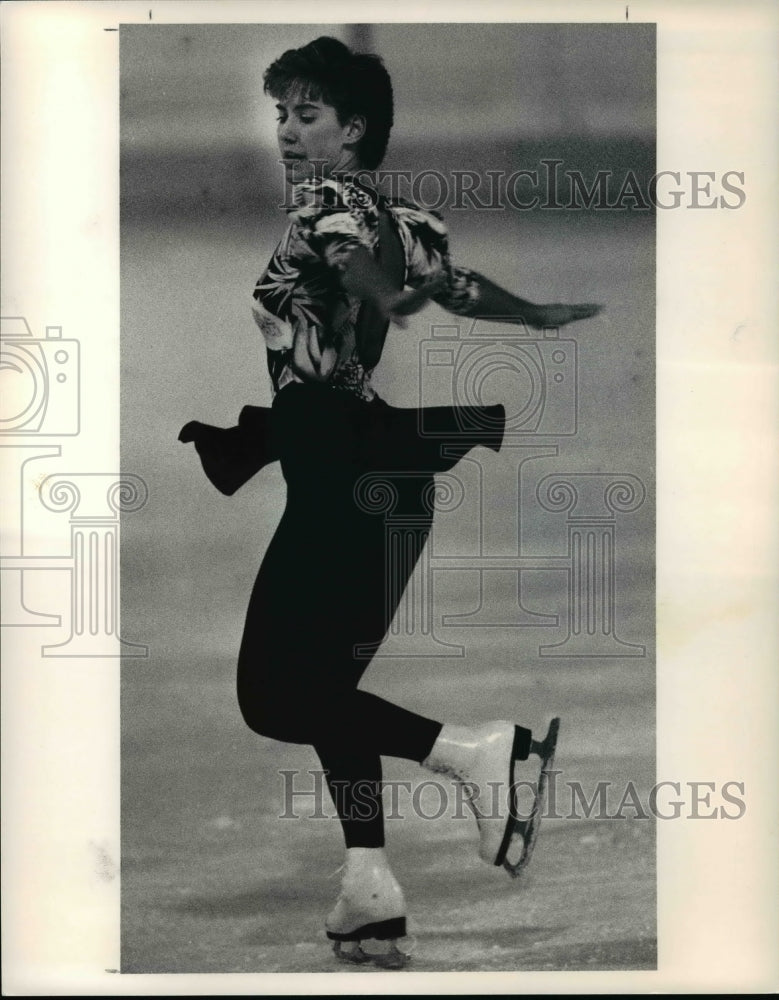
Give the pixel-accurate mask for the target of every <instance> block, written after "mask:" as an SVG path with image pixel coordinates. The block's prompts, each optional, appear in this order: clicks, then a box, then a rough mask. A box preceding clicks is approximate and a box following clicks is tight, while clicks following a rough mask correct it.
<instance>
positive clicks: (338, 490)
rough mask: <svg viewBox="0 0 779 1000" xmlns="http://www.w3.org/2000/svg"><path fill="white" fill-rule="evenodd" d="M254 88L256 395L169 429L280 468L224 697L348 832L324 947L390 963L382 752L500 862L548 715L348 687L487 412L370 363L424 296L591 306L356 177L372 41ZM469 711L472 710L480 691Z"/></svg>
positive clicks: (380, 99)
mask: <svg viewBox="0 0 779 1000" xmlns="http://www.w3.org/2000/svg"><path fill="white" fill-rule="evenodd" d="M264 83H265V92H266V93H267V94H268V95H270V96H271V97H272V98H273V99H274V101H275V102H276V109H277V112H278V142H279V149H280V152H281V157H282V160H283V162H284V164H285V170H286V177H287V181H288V183H289V185H290V191H291V194H292V202H293V207H292V208H291V209H290V210H289V225H288V228H287V230H286V232H285V233H284V235H283V237H282V239H281V242H280V243H279V245H278V247H277V249H276V251H275V252H274V254H273V256H272V258H271V261H270V263H269V264H268V267H267V269H266V270H265V272H264V274H263V275H262V277H261V278H260V279H259V281H258V282H257V285H256V287H255V289H254V296H253V303H252V306H253V313H254V318H255V320H256V322H257V325H258V326H259V328H260V330H261V331H262V334H263V337H264V342H265V346H266V348H267V363H268V371H269V374H270V378H271V382H272V388H273V392H274V398H273V404H272V406H271V407H269V408H265V407H255V406H247V407H244V409H243V410H242V412H241V415H240V418H239V421H238V424H237V426H235V427H232V428H227V429H221V428H217V427H213V426H210V425H207V424H203V423H200V422H197V421H193V422H191V423H189V424H187V425H186V426H185V427H184V428H183V429H182V432H181V434H180V439H181V440H182V441H192V442H194V444H195V446H196V448H197V451H198V453H199V455H200V459H201V461H202V464H203V467H204V470H205V472H206V474H207V475H208V476H209V478H210V479H211V481H212V482H213V483H214V484H215V485H216V486H217V488H218V489H220V490H221V491H222V492H223V493H226V494H228V495H229V494H232V493H234V492H235V490H237V489H238V488H239V487H240V486H241V485H242V484H243V483H245V482H246V481H247V480H248V479H249V478H251V477H252V476H253V475H254V474H255V473H256V472H257V471H259V469H261V468H262V467H263V466H264V465H266V464H267V463H269V462H272V461H275V460H279V461H280V462H281V469H282V473H283V475H284V479H285V481H286V487H287V499H286V507H285V510H284V513H283V516H282V518H281V521H280V523H279V525H278V528H277V529H276V532H275V534H274V536H273V539H272V540H271V542H270V544H269V546H268V549H267V551H266V553H265V556H264V558H263V560H262V565H261V567H260V570H259V574H258V576H257V580H256V583H255V585H254V589H253V591H252V594H251V598H250V601H249V607H248V612H247V616H246V625H245V629H244V634H243V641H242V645H241V650H240V655H239V662H238V684H237V686H238V701H239V705H240V709H241V712H242V714H243V717H244V719H245V721H246V723H247V724H248V725H249V726H250V727H251V728H252V729H253V730H254V731H255V732H257V733H260V734H261V735H263V736H266V737H271V738H273V739H276V740H282V741H285V742H288V743H298V744H309V745H311V746H312V747H313V748H314V750H315V752H316V754H317V755H318V757H319V759H320V761H321V763H322V768H323V770H324V772H325V775H326V779H327V782H328V787H329V789H330V792H331V794H332V797H333V800H334V803H335V806H336V809H337V812H338V815H339V818H340V821H341V825H342V829H343V836H344V840H345V845H346V860H345V864H344V869H343V872H344V874H343V883H342V888H341V893H340V895H339V897H338V900H337V902H336V904H335V907H334V909H333V910H332V912H331V913H330V914H329V916H328V917H327V919H326V921H325V927H326V932H327V936H328V937H329V938H330V939H331V940H333V941H334V942H335V945H334V948H335V951H336V954H337V955H338V956H339V957H341V958H342V959H345V960H347V961H351V962H366V961H373V962H375V963H376V964H378V965H380V966H383V967H390V968H392V967H398V966H401V965H403V964H405V960H406V956H405V954H404V952H403V948H402V941H401V939H402V938H403V937H404V935H405V933H406V904H405V900H404V897H403V892H402V890H401V887H400V885H399V883H398V881H397V879H396V878H395V876H394V874H393V872H392V870H391V869H390V866H389V864H388V861H387V857H386V855H385V851H384V843H385V842H384V817H383V811H382V800H381V778H382V770H381V757H382V756H383V755H389V756H394V757H402V758H405V759H407V760H411V761H416V762H417V763H419V764H421V765H422V766H423V767H426V768H428V769H429V770H431V771H433V772H435V773H438V774H442V775H445V776H447V777H448V778H450V779H452V780H454V781H455V782H459V783H461V784H462V786H463V787H462V792H463V795H464V797H465V799H466V801H468V802H469V804H470V806H471V808H472V810H473V813H474V815H475V817H476V821H477V824H478V834H479V855H480V857H481V858H482V859H483V860H484V861H485V862H487V863H489V864H493V865H504V866H505V867H506V868H507V869H508V870H509V871H510V872H511V873H516V872H517V871H518V870H519V868H521V867H522V866H523V865H524V864H525V863H526V862H527V860H528V858H529V855H530V851H531V849H532V846H533V843H534V842H535V837H536V834H537V829H538V822H539V821H540V816H541V812H542V809H541V805H542V802H543V785H544V781H545V775H546V770H547V769H548V768H549V766H550V765H551V762H552V759H553V755H554V749H555V743H556V739H557V723H558V720H556V719H555V720H552V724H551V725H550V727H549V732H548V733H547V734H546V736H545V737H544V738H543V739H540V740H536V739H534V738H533V735H532V733H531V732H530V730H528V729H526V728H524V727H522V726H520V725H517V724H515V723H514V722H513V721H502V720H499V721H489V722H484V723H479V724H477V723H474V724H473V725H471V726H463V725H456V724H451V723H442V722H441V721H439V720H438V719H435V718H426V717H424V716H421V715H418V714H416V713H414V712H411V711H408V710H407V709H405V708H402V707H401V706H399V705H395V704H392V703H390V702H389V701H387V700H385V699H383V698H380V697H377V696H376V695H373V694H370V693H368V692H366V691H363V690H361V689H360V688H359V687H358V685H359V682H360V678H361V677H362V675H363V673H364V671H365V669H366V667H367V666H368V662H369V661H368V659H364V658H362V659H361V658H359V657H358V656H356V655H355V650H356V647H363V648H364V647H368V648H369V649H375V648H376V647H378V645H379V644H380V643H381V641H382V639H383V637H384V635H385V634H386V632H387V629H388V627H389V625H390V623H391V620H392V617H393V615H394V612H395V610H396V608H397V605H398V602H399V599H400V597H401V595H402V592H403V588H404V587H405V585H406V583H407V582H408V579H409V577H410V575H411V573H412V571H413V569H414V565H415V563H416V561H417V559H418V557H419V554H420V552H421V550H422V548H423V546H424V544H425V539H426V537H427V534H428V531H429V528H430V524H431V523H432V517H433V511H432V503H431V497H432V495H433V494H432V489H431V487H432V486H433V484H434V479H433V477H434V475H435V473H436V472H442V471H446V470H447V469H450V468H451V467H452V466H453V465H454V464H455V463H456V462H457V461H458V460H459V458H460V457H462V456H463V455H465V454H467V453H468V452H469V451H471V450H472V449H473V448H475V447H482V446H483V447H488V448H492V449H493V450H495V451H497V450H499V449H500V446H501V441H502V438H503V431H504V423H505V410H504V408H503V406H501V405H499V404H495V405H484V406H480V405H478V406H464V405H463V406H439V407H425V408H424V410H422V409H400V408H396V407H393V406H390V405H388V404H387V403H385V402H384V401H383V400H382V399H380V398H379V396H378V395H377V394H376V392H375V390H374V389H373V388H372V386H371V374H372V372H373V371H374V369H375V368H376V365H377V364H378V362H379V360H380V358H381V354H382V348H383V345H384V341H385V337H386V335H387V331H388V328H389V324H390V321H393V320H394V321H396V322H398V323H399V324H401V325H402V324H403V323H404V322H405V317H407V316H408V315H410V314H412V313H414V312H417V311H418V310H419V309H421V308H422V307H423V306H424V305H425V304H426V303H427V301H428V300H430V299H432V300H433V301H435V302H437V303H438V304H439V305H441V306H442V307H443V308H444V309H446V310H448V311H449V312H451V313H454V314H456V315H458V316H463V317H470V318H474V319H476V318H489V319H492V320H500V321H505V322H513V323H517V324H525V325H526V326H528V327H531V328H542V327H547V326H557V327H559V326H562V325H564V324H566V323H570V322H572V321H574V320H578V319H584V318H587V317H590V316H593V315H594V314H595V313H596V312H597V311H598V309H599V307H598V306H593V305H534V304H532V303H530V302H528V301H526V300H524V299H520V298H517V297H516V296H514V295H511V294H509V293H508V292H506V291H504V290H503V289H502V288H499V287H498V286H497V285H495V284H493V283H492V282H490V281H488V280H487V279H486V278H485V277H483V276H482V275H481V274H478V273H477V272H475V271H472V270H468V269H466V268H463V267H456V266H454V265H453V264H452V262H451V260H450V257H449V249H448V239H447V231H446V228H445V226H444V224H443V222H442V220H441V218H440V216H439V215H438V214H436V213H434V212H431V211H427V210H425V209H423V208H421V207H419V206H418V205H416V204H412V203H410V202H408V201H404V200H401V199H397V198H394V199H391V200H390V199H388V198H386V197H385V196H383V195H382V194H380V193H379V192H378V190H377V189H376V188H374V187H373V186H371V184H370V183H368V181H367V179H366V172H368V171H371V170H375V169H376V168H377V167H378V166H379V164H380V163H381V161H382V159H383V157H384V153H385V150H386V147H387V142H388V138H389V133H390V129H391V127H392V123H393V97H392V85H391V81H390V78H389V75H388V73H387V71H386V69H385V68H384V66H383V63H382V61H381V59H380V58H379V57H378V56H375V55H365V54H357V53H353V52H351V51H350V50H349V49H348V48H347V47H346V46H345V45H343V44H342V43H341V42H339V41H337V40H336V39H333V38H328V37H322V38H318V39H316V40H315V41H313V42H311V43H310V44H308V45H305V46H304V47H302V48H300V49H294V50H289V51H287V52H285V53H284V54H283V55H282V56H281V57H280V58H279V59H277V60H276V61H275V62H274V63H273V64H272V65H271V66H270V67H269V68H268V69H267V71H266V73H265V77H264ZM423 419H424V433H423V432H422V426H423ZM371 477H373V478H371ZM376 477H379V480H378V481H384V482H386V483H387V484H389V485H390V486H391V488H393V489H395V490H396V491H397V492H398V494H399V495H402V499H403V502H404V503H406V504H410V505H412V507H413V509H414V510H415V514H416V516H417V520H420V519H421V521H422V524H423V528H422V530H421V531H419V532H418V533H417V535H416V536H415V537H416V543H415V545H414V546H413V547H412V548H411V549H410V550H407V551H404V552H402V553H398V552H396V551H394V550H388V547H387V545H386V542H385V524H384V520H383V517H382V516H381V515H380V514H377V513H375V512H374V510H372V509H371V505H370V503H368V502H366V500H365V496H364V489H365V487H366V484H367V483H369V482H376V481H377V479H376ZM468 709H469V711H471V712H472V714H473V716H474V717H475V716H478V705H469V706H468ZM531 754H532V755H535V756H537V758H538V760H539V762H540V767H539V768H538V769H537V770H536V775H537V778H538V793H537V795H536V805H535V807H534V809H533V811H532V813H531V815H530V817H529V818H527V819H520V817H519V815H518V809H517V801H516V794H515V788H514V783H515V764H516V762H518V761H524V760H527V759H528V758H529V757H530V755H531ZM496 782H498V783H502V786H501V787H505V790H506V801H507V808H506V809H504V810H500V811H499V812H500V814H499V815H495V813H496V810H495V809H494V808H493V807H492V801H491V800H492V795H491V794H489V793H490V790H491V787H494V786H495V783H496ZM488 783H492V785H490V784H488ZM517 842H518V846H519V861H518V862H516V863H512V862H509V860H508V853H509V849H512V850H513V849H514V846H515V845H516V843H517ZM399 942H400V946H399V944H398V943H399Z"/></svg>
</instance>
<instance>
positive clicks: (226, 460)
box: [181, 383, 505, 742]
mask: <svg viewBox="0 0 779 1000" xmlns="http://www.w3.org/2000/svg"><path fill="white" fill-rule="evenodd" d="M504 424H505V411H504V408H503V407H502V406H501V405H495V406H443V407H424V408H414V409H400V408H397V407H393V406H389V405H388V404H387V403H385V402H384V401H383V400H381V399H379V398H378V397H376V398H375V399H374V400H372V401H371V402H366V401H364V400H362V399H360V398H359V397H357V396H356V395H354V394H352V393H350V392H348V391H346V390H339V389H334V388H331V387H329V386H326V385H318V384H300V383H292V384H290V385H288V386H285V387H284V388H283V389H282V390H281V391H280V392H279V393H278V394H277V396H276V398H275V399H274V402H273V406H272V407H270V408H264V407H248V406H247V407H244V409H243V410H242V411H241V416H240V418H239V422H238V425H237V427H233V428H227V429H221V428H216V427H210V426H208V425H205V424H188V425H187V426H186V427H185V428H184V429H183V430H182V436H181V438H182V440H191V441H194V443H195V446H196V448H197V450H198V454H199V455H200V458H201V461H202V463H203V468H204V470H205V472H206V475H207V476H208V477H209V479H210V480H211V482H212V483H213V484H214V485H215V486H216V487H217V489H219V490H221V491H222V492H223V493H225V494H228V495H229V494H232V493H234V492H235V491H236V490H237V489H238V488H240V486H242V485H243V484H244V483H245V482H246V481H248V479H250V478H251V477H252V476H253V475H254V474H256V473H257V472H258V471H259V470H260V469H261V468H262V467H263V466H264V465H267V464H268V463H269V462H272V461H275V460H280V462H281V468H282V472H283V474H284V478H285V480H286V484H287V502H286V507H285V510H284V513H283V515H282V518H281V521H280V523H279V525H278V528H277V529H276V532H275V534H274V536H273V538H272V540H271V542H270V544H269V546H268V548H267V550H266V553H265V556H264V558H263V560H262V565H261V567H260V570H259V573H258V576H257V580H256V582H255V585H254V589H253V591H252V595H251V598H250V601H249V608H248V612H247V616H246V624H245V628H244V634H243V641H242V645H241V652H240V657H239V668H238V693H239V701H240V703H241V708H242V710H243V713H244V716H245V717H246V718H247V721H248V719H249V718H252V719H255V720H256V719H257V712H258V708H257V706H258V705H263V706H264V710H263V712H262V715H263V717H264V719H263V724H262V731H263V732H265V733H266V734H267V735H273V734H274V733H273V715H274V705H276V706H280V705H281V701H282V700H287V701H288V700H289V699H290V698H294V696H295V691H296V689H298V690H299V689H300V688H299V685H306V687H307V690H308V689H310V686H311V684H312V683H315V684H321V685H322V691H323V698H324V697H325V689H326V692H327V699H328V700H331V699H332V697H333V691H334V689H335V690H336V691H337V689H338V688H342V689H343V690H344V691H346V690H348V689H353V688H354V687H355V686H356V684H357V682H358V681H359V679H360V677H361V675H362V673H363V672H364V670H365V668H366V667H367V663H368V659H369V657H368V658H366V656H365V650H366V648H367V649H375V648H377V647H378V645H379V644H380V643H381V641H382V639H383V638H384V636H385V634H386V632H387V629H388V628H389V625H390V623H391V621H392V618H393V616H394V614H395V611H396V609H397V606H398V603H399V601H400V598H401V596H402V594H403V591H404V589H405V587H406V585H407V583H408V580H409V578H410V576H411V574H412V572H413V570H414V566H415V565H416V563H417V560H418V558H419V555H420V553H421V551H422V549H423V547H424V545H425V542H426V540H427V537H428V534H429V531H430V527H431V525H432V520H433V513H434V495H435V493H434V490H435V481H434V476H435V473H437V472H444V471H447V470H448V469H451V468H452V467H453V466H454V465H455V464H456V462H457V461H458V460H459V459H460V458H461V457H463V455H465V454H467V453H468V452H469V451H470V450H471V449H473V448H474V447H476V446H479V445H484V446H486V447H489V448H492V449H493V450H495V451H497V450H498V449H499V448H500V445H501V442H502V439H503V432H504ZM401 522H402V524H403V525H404V526H405V527H406V529H407V530H405V531H404V533H403V544H400V545H399V544H397V537H398V536H397V533H396V532H393V530H391V529H392V528H393V526H396V525H397V524H399V523H401ZM358 649H359V650H361V651H362V652H361V655H357V653H356V651H357V650H358ZM307 701H308V702H310V698H309V699H307ZM310 722H311V720H308V721H306V720H301V730H300V735H299V739H295V738H293V737H292V736H290V733H289V727H288V725H286V726H285V729H284V734H283V735H280V736H279V738H283V739H287V740H290V739H292V740H293V741H299V742H308V741H309V740H308V739H307V738H306V732H307V731H309V730H310ZM254 728H257V727H256V726H255V727H254Z"/></svg>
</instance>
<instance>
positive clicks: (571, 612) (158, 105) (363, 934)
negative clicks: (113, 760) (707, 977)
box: [120, 24, 656, 972]
mask: <svg viewBox="0 0 779 1000" xmlns="http://www.w3.org/2000/svg"><path fill="white" fill-rule="evenodd" d="M120 36H121V37H120V70H121V87H122V97H121V100H122V104H121V130H122V161H121V171H122V172H121V184H122V218H121V231H122V248H121V268H122V271H121V277H122V334H121V341H122V346H121V352H122V382H121V392H122V421H121V426H122V466H123V468H126V469H128V470H129V469H132V470H133V471H134V472H135V473H137V474H139V475H140V477H141V478H142V479H143V480H144V482H145V483H147V484H149V500H148V502H147V504H146V505H145V507H144V509H143V510H141V511H139V512H137V513H136V514H134V515H128V517H127V527H126V530H124V531H123V535H122V561H121V566H122V622H123V632H124V635H125V636H126V637H128V638H129V637H130V636H133V637H134V636H138V637H141V636H142V637H143V642H144V643H146V644H147V645H148V647H149V650H150V652H149V655H148V657H146V658H144V659H138V661H137V662H135V661H133V660H130V659H129V658H128V659H127V660H126V661H125V664H124V668H123V676H122V739H123V743H122V885H123V891H122V970H123V971H127V972H181V971H198V972H207V971H219V972H237V971H268V972H322V971H327V970H328V969H329V968H332V967H333V963H334V962H335V961H338V960H340V961H341V962H348V963H350V964H352V965H359V966H365V967H367V966H369V965H371V966H377V967H379V968H386V967H390V968H396V967H398V968H399V967H403V966H406V965H408V967H412V965H413V967H414V968H415V969H418V970H419V971H465V970H468V971H491V970H500V971H509V970H518V969H539V970H540V969H587V968H590V969H592V968H603V969H616V968H619V969H641V968H653V967H654V966H655V963H656V928H655V888H654V884H655V859H654V817H653V816H652V815H651V812H650V811H649V806H648V799H649V797H650V793H651V788H652V785H653V782H654V758H653V753H654V735H655V702H654V657H653V641H654V636H653V621H652V617H653V616H652V606H653V593H654V554H653V530H654V518H653V513H652V512H653V506H654V505H653V496H654V485H653V481H654V411H653V397H654V385H653V372H654V343H653V328H654V295H653V274H654V212H653V209H652V206H651V204H650V201H649V197H650V195H649V187H650V184H649V181H650V178H651V177H652V176H653V174H654V172H655V171H654V148H655V147H654V143H655V135H654V127H655V32H654V28H653V26H652V25H635V26H631V25H629V24H628V25H625V24H618V25H568V24H562V25H560V24H556V25H508V24H492V25H487V24H430V25H421V24H408V25H406V24H393V25H385V24H378V25H360V24H356V25H341V26H332V25H331V26H322V25H294V26H290V25H262V26H259V27H258V26H253V25H248V26H247V25H225V26H220V25H191V26H189V25H187V26H179V25H162V26H158V27H153V26H152V27H151V28H149V27H148V26H146V25H139V26H122V27H121V29H120ZM279 161H281V163H280V162H279ZM374 184H375V185H376V186H374ZM255 272H256V274H255ZM163 330H165V331H167V333H166V334H165V335H164V336H161V335H160V334H161V331H163ZM177 422H178V425H179V426H180V427H182V429H181V432H180V433H178V431H179V426H176V424H177ZM182 425H183V426H182ZM177 434H178V437H179V440H180V442H181V443H180V444H176V437H177ZM184 444H187V445H189V447H187V448H186V449H185V448H184V447H183V445H184ZM258 569H259V572H258ZM255 578H256V579H255ZM236 666H237V669H236ZM558 730H559V735H558ZM420 765H421V766H420ZM382 781H384V787H383V789H382ZM550 791H551V792H552V795H551V798H550V794H549V793H550ZM642 799H643V800H644V802H643V803H642V801H641V800H642ZM545 814H546V815H545ZM531 852H532V864H531V863H530V862H531Z"/></svg>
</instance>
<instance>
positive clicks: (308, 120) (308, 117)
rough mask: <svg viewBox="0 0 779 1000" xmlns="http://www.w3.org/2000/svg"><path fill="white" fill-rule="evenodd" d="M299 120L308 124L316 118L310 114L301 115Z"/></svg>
mask: <svg viewBox="0 0 779 1000" xmlns="http://www.w3.org/2000/svg"><path fill="white" fill-rule="evenodd" d="M300 120H301V121H302V122H303V124H304V125H310V124H311V122H315V121H316V118H311V117H310V116H307V115H301V116H300Z"/></svg>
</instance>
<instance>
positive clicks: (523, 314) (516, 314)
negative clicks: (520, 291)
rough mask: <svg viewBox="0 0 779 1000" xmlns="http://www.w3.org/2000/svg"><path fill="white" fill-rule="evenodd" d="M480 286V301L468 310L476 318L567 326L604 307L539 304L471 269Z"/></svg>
mask: <svg viewBox="0 0 779 1000" xmlns="http://www.w3.org/2000/svg"><path fill="white" fill-rule="evenodd" d="M472 274H473V276H474V278H475V280H476V281H477V283H478V285H479V298H478V302H477V303H476V304H475V305H474V308H473V311H472V312H470V311H469V313H468V315H469V316H472V317H473V318H474V319H491V320H494V321H495V322H497V323H522V324H524V325H525V326H529V327H530V328H531V329H533V330H541V329H543V328H544V327H551V326H565V325H566V323H572V322H574V321H575V320H577V319H588V318H589V317H590V316H595V315H597V314H598V313H599V312H600V311H601V309H602V308H603V307H602V306H599V305H595V304H594V303H589V302H587V303H578V304H576V305H564V304H561V303H556V302H555V303H549V304H547V305H537V304H535V303H533V302H528V301H527V299H521V298H519V297H518V296H516V295H512V294H511V293H510V292H507V291H506V290H505V289H504V288H501V287H500V285H496V284H494V283H493V282H492V281H490V280H489V279H488V278H485V277H484V276H483V275H481V274H476V273H475V272H472Z"/></svg>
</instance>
